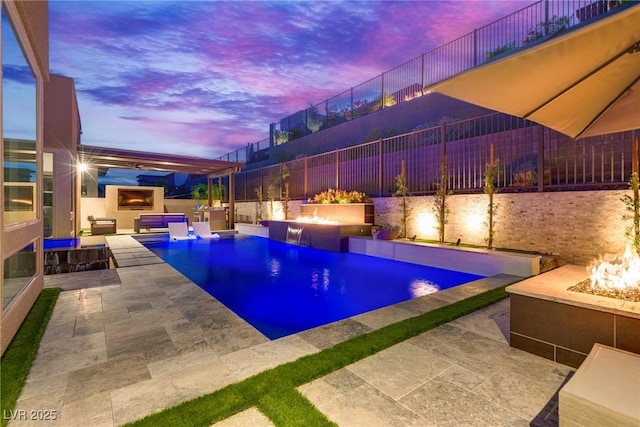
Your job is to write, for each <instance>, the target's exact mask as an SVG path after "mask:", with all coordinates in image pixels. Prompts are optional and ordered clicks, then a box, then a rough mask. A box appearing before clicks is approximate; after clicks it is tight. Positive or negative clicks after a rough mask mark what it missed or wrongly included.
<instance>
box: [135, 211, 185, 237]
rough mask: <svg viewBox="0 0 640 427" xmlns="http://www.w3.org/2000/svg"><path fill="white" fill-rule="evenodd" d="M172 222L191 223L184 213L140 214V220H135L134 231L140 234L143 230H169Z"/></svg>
mask: <svg viewBox="0 0 640 427" xmlns="http://www.w3.org/2000/svg"><path fill="white" fill-rule="evenodd" d="M170 222H186V223H188V222H189V219H188V218H187V216H186V215H185V214H183V213H149V214H140V215H139V216H138V218H135V219H134V220H133V230H134V231H135V232H136V233H140V230H141V229H146V230H147V231H149V230H151V229H152V228H169V223H170Z"/></svg>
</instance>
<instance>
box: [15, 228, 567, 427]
mask: <svg viewBox="0 0 640 427" xmlns="http://www.w3.org/2000/svg"><path fill="white" fill-rule="evenodd" d="M108 240H109V245H110V247H111V248H112V250H113V252H114V254H116V260H118V256H119V255H118V254H120V255H122V254H124V255H125V257H124V258H122V260H128V261H127V265H131V266H127V267H122V263H121V262H120V261H118V264H119V265H120V266H121V267H120V268H117V269H112V270H102V271H94V272H84V273H73V274H62V275H54V276H46V280H45V282H46V285H47V286H59V287H62V288H63V289H64V291H63V292H62V293H61V295H60V298H59V300H58V303H57V305H56V307H55V310H54V313H53V316H52V318H51V321H50V324H49V325H48V327H47V330H46V332H45V335H44V337H43V340H42V343H41V347H40V350H39V352H38V356H37V358H36V361H35V363H34V365H33V368H32V370H31V372H30V374H29V377H28V380H27V384H26V385H25V388H24V389H23V392H22V395H21V396H20V398H19V400H18V402H17V405H16V409H18V410H20V409H24V410H27V411H30V410H55V411H57V414H58V417H57V420H55V421H51V422H42V421H37V422H36V421H19V420H16V421H12V422H11V423H10V426H22V425H28V424H34V423H37V425H56V426H88V425H91V426H114V425H121V424H124V423H127V422H130V421H133V420H135V419H138V418H141V417H143V416H145V415H148V414H151V413H153V412H157V411H159V410H161V409H163V408H166V407H169V406H172V405H175V404H178V403H180V402H183V401H185V400H188V399H192V398H195V397H198V396H200V395H203V394H206V393H210V392H212V391H215V390H217V389H220V388H222V387H224V386H226V385H228V384H231V383H233V382H237V381H240V380H242V379H244V378H247V377H249V376H251V375H253V374H255V373H258V372H260V371H263V370H265V369H269V368H272V367H275V366H277V365H279V364H282V363H285V362H288V361H291V360H295V359H297V358H299V357H301V356H304V355H307V354H312V353H315V352H318V351H319V350H321V349H324V348H328V347H330V346H332V345H333V344H335V343H338V342H341V341H344V340H346V339H348V338H351V337H353V336H356V335H358V334H362V333H366V332H368V331H371V330H374V329H378V328H380V327H382V326H384V325H387V324H390V323H393V322H397V321H399V320H403V319H406V318H409V317H413V316H415V315H417V314H421V313H424V312H427V311H429V310H432V309H434V308H437V307H441V306H444V305H447V304H450V303H452V302H454V301H457V300H460V299H463V298H466V297H468V296H471V295H474V294H477V293H480V292H483V291H485V290H488V289H492V288H495V287H497V286H501V285H504V284H506V283H510V282H512V281H514V280H517V278H516V277H514V276H508V275H499V276H494V277H491V278H487V279H483V280H480V281H477V282H472V283H470V284H467V285H463V286H459V287H456V288H453V289H448V290H446V291H441V292H438V293H437V294H432V295H428V296H425V297H421V298H419V299H414V300H411V301H407V302H404V303H401V304H396V305H394V306H390V307H387V308H383V309H380V310H376V311H373V312H369V313H365V314H362V315H359V316H355V317H352V318H350V319H345V320H343V321H340V322H336V323H333V324H330V325H326V326H323V327H320V328H316V329H312V330H308V331H304V332H301V333H299V334H295V335H290V336H288V337H284V338H281V339H278V340H273V341H271V340H269V339H268V338H266V337H265V336H263V335H262V334H261V333H260V332H258V331H257V330H256V329H254V328H253V327H252V326H251V325H249V324H248V323H246V322H245V321H244V320H242V319H241V318H240V317H238V316H237V315H235V314H234V313H233V312H231V311H230V310H228V309H227V308H226V307H225V306H224V305H222V304H221V303H220V302H218V301H217V300H216V299H214V298H212V297H211V296H209V295H208V294H207V293H205V292H204V291H202V290H201V289H200V288H199V287H198V286H197V285H195V284H193V283H192V282H191V281H190V280H189V279H187V278H186V277H185V276H183V275H182V274H180V273H179V272H177V271H176V270H174V269H173V268H172V267H171V266H169V265H168V264H165V263H163V262H158V259H157V258H154V257H153V256H151V255H152V254H149V253H148V252H145V251H146V249H145V248H144V247H142V246H141V245H140V244H139V243H138V242H137V241H135V240H134V239H132V238H131V237H130V236H113V237H109V238H108ZM144 259H146V260H147V261H148V262H145V261H144ZM141 260H142V261H141ZM508 330H509V300H508V299H507V300H504V301H502V302H500V303H497V304H494V305H493V306H491V307H488V308H486V309H484V310H480V311H478V312H476V313H473V314H471V315H468V316H465V317H464V318H461V319H458V320H456V321H453V322H450V323H449V324H446V325H443V326H441V327H439V328H436V329H433V330H431V331H428V332H426V333H424V334H421V335H419V336H417V337H415V338H413V339H410V340H407V341H405V342H402V343H400V344H398V345H395V346H393V347H391V348H388V349H386V350H384V351H381V352H379V353H377V354H375V355H373V356H370V357H368V358H366V359H363V360H361V361H359V362H357V363H354V364H352V365H350V366H348V367H346V368H344V369H341V370H339V371H336V372H333V373H332V374H330V375H327V376H326V377H324V378H321V379H318V380H316V381H314V382H312V383H309V384H305V385H303V386H301V387H300V391H301V392H302V393H303V394H304V395H305V396H306V397H307V398H308V399H309V400H310V401H311V402H313V403H314V404H315V405H316V406H317V407H318V408H319V409H320V411H322V412H323V413H325V414H326V415H327V416H328V417H329V419H331V420H333V421H334V422H336V423H337V424H339V425H341V426H356V425H366V426H408V425H416V426H427V425H438V426H440V425H442V426H446V425H451V426H461V425H473V426H480V425H487V426H495V425H505V426H506V425H509V426H512V425H522V426H524V425H530V424H533V425H550V426H552V425H557V408H556V407H554V402H555V400H554V395H555V393H557V391H558V389H559V388H560V386H561V385H562V383H563V382H564V381H565V379H566V377H567V376H568V375H570V373H571V372H572V370H571V368H569V367H566V366H564V365H560V364H556V363H553V362H550V361H548V360H545V359H542V358H539V357H536V356H533V355H531V354H528V353H525V352H522V351H520V350H517V349H513V348H510V347H509V345H508V342H507V338H506V337H508ZM218 425H221V426H236V425H237V426H240V425H251V426H260V425H272V424H271V422H270V421H269V420H268V419H267V418H266V417H264V415H262V414H261V413H260V412H259V411H258V410H257V409H255V408H254V409H251V410H249V411H245V412H244V413H241V414H237V415H235V416H233V417H231V418H229V419H227V420H224V421H223V422H221V423H219V424H218Z"/></svg>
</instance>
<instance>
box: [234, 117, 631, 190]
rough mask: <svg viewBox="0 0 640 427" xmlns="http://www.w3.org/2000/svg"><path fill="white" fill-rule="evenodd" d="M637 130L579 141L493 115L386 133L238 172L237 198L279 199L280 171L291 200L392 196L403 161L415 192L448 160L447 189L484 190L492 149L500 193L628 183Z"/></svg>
mask: <svg viewBox="0 0 640 427" xmlns="http://www.w3.org/2000/svg"><path fill="white" fill-rule="evenodd" d="M632 137H633V132H631V131H629V132H620V133H615V134H610V135H605V136H599V137H589V138H583V139H580V140H579V141H576V140H573V139H571V138H569V137H567V136H565V135H562V134H560V133H558V132H556V131H553V130H551V129H548V128H545V127H543V126H540V125H537V124H535V123H533V122H530V121H527V120H523V119H519V118H516V117H512V116H507V115H504V114H500V113H494V114H490V115H487V116H483V117H478V118H474V119H470V120H464V121H458V122H452V123H444V124H442V125H440V126H435V127H431V128H428V129H422V130H419V131H415V132H411V133H407V134H404V135H398V136H394V137H391V138H384V139H380V140H378V141H374V142H369V143H366V144H361V145H357V146H353V147H349V148H345V149H340V150H335V151H331V152H328V153H323V154H320V155H316V156H312V157H305V158H302V159H297V160H293V161H290V162H286V163H282V164H278V165H274V166H269V167H265V168H261V169H254V170H250V171H244V172H241V173H238V174H236V178H235V179H236V186H235V188H236V194H235V197H236V200H238V201H251V200H257V195H256V190H257V189H259V188H260V187H261V188H262V191H263V199H264V200H266V199H267V189H268V187H269V186H270V185H271V186H272V189H273V191H274V194H275V197H276V198H277V199H279V198H280V187H281V185H280V183H281V182H282V179H281V173H282V168H283V167H286V168H287V169H288V171H289V173H290V175H289V178H288V182H289V192H290V197H291V199H307V198H309V197H312V196H313V195H314V194H317V193H319V192H321V191H324V190H326V189H328V188H342V189H345V190H358V191H363V192H365V193H367V194H369V195H370V196H389V195H392V194H393V193H394V192H395V191H396V188H395V177H396V176H397V175H398V174H399V173H400V165H401V162H402V161H403V160H404V162H405V167H406V176H407V183H408V187H409V190H410V192H411V194H413V195H421V194H432V193H433V192H434V191H435V189H436V186H437V183H438V181H439V179H440V166H441V164H442V163H443V162H444V163H445V164H446V166H447V171H448V188H449V189H451V190H452V191H453V192H454V193H481V192H482V191H483V185H484V181H483V179H484V174H485V171H486V167H487V163H488V162H489V153H490V146H491V145H493V147H494V153H495V158H496V159H497V160H498V162H499V167H498V174H497V176H496V183H495V184H496V186H497V187H498V189H499V191H501V192H522V191H554V190H569V189H573V190H576V189H604V188H626V183H627V181H628V179H629V174H630V172H631V150H632V148H631V144H632Z"/></svg>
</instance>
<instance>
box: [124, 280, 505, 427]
mask: <svg viewBox="0 0 640 427" xmlns="http://www.w3.org/2000/svg"><path fill="white" fill-rule="evenodd" d="M507 296H508V294H507V292H506V291H505V286H502V287H499V288H496V289H493V290H490V291H487V292H484V293H482V294H480V295H475V296H473V297H470V298H467V299H465V300H462V301H459V302H456V303H454V304H451V305H448V306H446V307H442V308H439V309H436V310H433V311H431V312H428V313H425V314H422V315H420V316H417V317H413V318H410V319H406V320H403V321H401V322H398V323H394V324H391V325H388V326H385V327H384V328H381V329H378V330H376V331H372V332H369V333H367V334H364V335H360V336H357V337H355V338H352V339H350V340H348V341H344V342H342V343H339V344H336V345H335V346H333V347H331V348H328V349H325V350H322V351H320V352H318V353H315V354H311V355H308V356H304V357H301V358H300V359H298V360H295V361H293V362H289V363H285V364H283V365H280V366H277V367H275V368H273V369H270V370H268V371H264V372H261V373H259V374H257V375H254V376H253V377H250V378H247V379H245V380H244V381H241V382H239V383H235V384H231V385H229V386H227V387H225V388H222V389H220V390H218V391H215V392H213V393H210V394H207V395H204V396H201V397H199V398H196V399H193V400H190V401H187V402H184V403H181V404H179V405H177V406H174V407H172V408H168V409H165V410H164V411H161V412H158V413H156V414H152V415H149V416H147V417H145V418H142V419H141V420H138V421H135V422H133V423H131V424H129V425H130V426H153V427H155V426H159V425H171V426H189V427H191V426H210V425H211V424H213V423H215V422H218V421H221V420H224V419H225V418H228V417H230V416H232V415H234V414H236V413H239V412H241V411H243V410H245V409H249V408H251V407H254V406H255V407H257V408H258V409H259V410H260V411H261V412H262V413H263V414H265V415H266V416H267V417H269V419H270V420H271V422H273V423H274V424H275V425H277V426H287V427H288V426H292V427H293V426H296V427H297V426H301V425H304V426H333V425H335V424H334V423H333V422H331V421H330V420H329V419H328V418H327V417H326V416H325V415H324V414H322V413H321V412H320V411H318V409H317V408H316V407H315V406H314V405H313V404H312V403H311V402H310V401H309V400H307V399H306V398H305V397H304V396H302V395H301V394H300V393H299V392H298V391H297V390H296V387H298V386H300V385H302V384H306V383H308V382H311V381H313V380H315V379H318V378H321V377H323V376H325V375H327V374H329V373H331V372H333V371H336V370H338V369H341V368H344V367H345V366H347V365H350V364H352V363H354V362H357V361H358V360H361V359H363V358H365V357H367V356H370V355H372V354H374V353H377V352H379V351H381V350H384V349H385V348H388V347H391V346H392V345H395V344H398V343H400V342H402V341H405V340H407V339H409V338H411V337H414V336H417V335H419V334H421V333H423V332H425V331H428V330H429V329H432V328H435V327H436V326H440V325H442V324H444V323H447V322H450V321H452V320H454V319H457V318H459V317H462V316H464V315H467V314H469V313H472V312H474V311H476V310H479V309H481V308H484V307H487V306H489V305H491V304H494V303H496V302H498V301H500V300H502V299H504V298H506V297H507Z"/></svg>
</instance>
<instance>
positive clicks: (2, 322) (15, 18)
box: [0, 0, 49, 353]
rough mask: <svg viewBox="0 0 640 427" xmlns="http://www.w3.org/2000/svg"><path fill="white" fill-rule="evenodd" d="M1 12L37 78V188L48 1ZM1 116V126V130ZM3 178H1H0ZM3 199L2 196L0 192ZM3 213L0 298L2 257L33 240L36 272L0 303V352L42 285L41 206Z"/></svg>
mask: <svg viewBox="0 0 640 427" xmlns="http://www.w3.org/2000/svg"><path fill="white" fill-rule="evenodd" d="M2 10H3V13H6V14H7V16H8V17H9V20H10V21H11V22H12V23H13V28H14V32H15V35H16V38H17V39H18V41H19V43H20V45H21V46H22V48H23V52H24V55H25V59H26V61H27V62H28V64H29V65H30V66H31V69H32V71H33V73H34V76H35V79H36V170H37V177H38V178H37V182H36V186H37V188H38V189H41V188H42V171H43V167H42V140H43V96H42V94H43V90H44V84H45V82H46V81H47V80H48V79H49V38H48V37H49V28H48V25H49V24H48V2H47V1H37V2H34V1H27V0H20V1H15V0H12V1H7V0H3V1H2ZM1 122H2V121H1V120H0V130H1V126H2V125H1ZM0 156H1V157H0V163H1V164H4V158H3V157H4V156H3V155H2V154H0ZM0 179H1V180H2V181H1V182H4V178H3V177H2V178H0ZM37 193H38V200H37V201H36V205H35V206H36V208H40V207H41V206H42V191H38V192H37ZM0 198H1V201H2V203H4V197H3V196H0ZM3 217H4V215H3V216H0V254H2V260H3V262H2V263H1V264H0V281H1V283H0V284H1V286H0V300H3V299H2V293H3V290H4V289H5V280H6V279H5V278H4V276H5V274H4V273H5V271H4V264H5V262H4V261H5V260H7V259H8V258H10V257H12V256H13V255H15V254H17V253H18V252H19V251H21V250H22V249H24V248H25V247H28V246H29V245H30V244H31V243H35V259H36V272H35V274H34V275H33V276H32V277H30V278H27V282H26V284H25V285H24V287H22V288H21V289H20V291H19V293H18V294H16V296H15V297H14V298H12V299H11V302H10V303H9V304H8V305H7V306H5V305H4V303H3V306H2V317H1V318H0V329H1V331H0V337H1V338H0V353H4V351H5V350H6V348H7V347H8V345H9V343H10V342H11V340H12V339H13V336H14V335H15V333H16V331H17V330H18V328H19V327H20V325H21V324H22V321H23V320H24V318H25V317H26V315H27V313H28V312H29V310H30V309H31V306H32V305H33V303H34V302H35V300H36V299H37V297H38V295H39V294H40V290H41V289H42V288H43V286H44V280H43V270H44V262H43V254H42V239H43V221H42V212H41V209H40V211H39V212H38V214H37V216H36V219H35V220H33V219H31V220H29V221H24V222H18V223H15V224H9V225H6V224H5V223H4V218H3Z"/></svg>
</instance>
